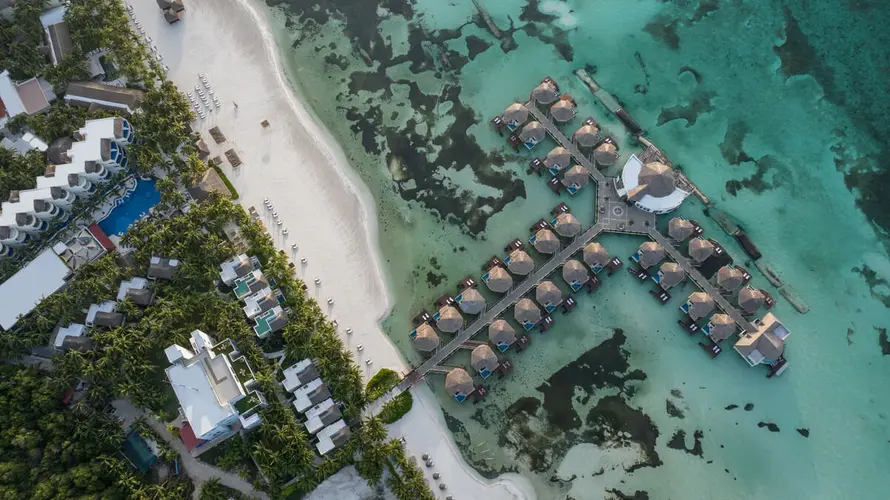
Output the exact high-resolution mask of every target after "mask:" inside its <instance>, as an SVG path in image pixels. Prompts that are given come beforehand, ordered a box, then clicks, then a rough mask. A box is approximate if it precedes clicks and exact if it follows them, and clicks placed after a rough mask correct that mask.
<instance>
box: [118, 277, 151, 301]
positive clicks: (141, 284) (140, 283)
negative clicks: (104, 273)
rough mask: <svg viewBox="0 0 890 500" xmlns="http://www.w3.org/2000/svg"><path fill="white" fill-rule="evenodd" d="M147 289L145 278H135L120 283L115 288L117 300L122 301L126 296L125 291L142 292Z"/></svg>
mask: <svg viewBox="0 0 890 500" xmlns="http://www.w3.org/2000/svg"><path fill="white" fill-rule="evenodd" d="M145 288H148V280H147V279H145V278H140V277H138V276H137V277H135V278H133V279H131V280H124V281H121V284H120V286H118V288H117V300H124V298H125V297H126V296H127V290H143V289H145Z"/></svg>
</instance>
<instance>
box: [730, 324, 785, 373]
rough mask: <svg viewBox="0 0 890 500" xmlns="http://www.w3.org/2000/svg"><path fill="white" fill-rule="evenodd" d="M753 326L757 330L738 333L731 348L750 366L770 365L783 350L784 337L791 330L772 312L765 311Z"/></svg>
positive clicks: (777, 358) (779, 356)
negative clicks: (737, 337)
mask: <svg viewBox="0 0 890 500" xmlns="http://www.w3.org/2000/svg"><path fill="white" fill-rule="evenodd" d="M754 326H756V327H757V331H756V332H753V333H743V334H742V335H740V336H739V340H738V341H736V343H735V345H734V346H733V348H734V349H735V350H736V352H737V353H739V355H740V356H741V357H742V358H744V359H745V361H746V362H747V363H748V364H749V365H751V366H757V365H759V364H761V363H762V364H767V365H772V364H774V363H775V362H776V361H778V360H779V358H781V357H782V355H783V353H784V352H785V339H786V338H788V336H789V335H791V332H790V331H789V330H788V328H786V327H785V325H783V324H782V322H781V321H779V319H778V318H776V317H775V315H773V313H766V315H764V316H763V318H762V319H760V320H757V321H755V322H754Z"/></svg>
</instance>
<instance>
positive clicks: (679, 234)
mask: <svg viewBox="0 0 890 500" xmlns="http://www.w3.org/2000/svg"><path fill="white" fill-rule="evenodd" d="M693 233H695V226H694V225H693V224H692V223H691V222H689V220H688V219H684V218H683V217H674V218H673V219H671V220H670V222H668V236H670V237H671V239H673V240H674V241H677V242H680V241H686V240H687V239H689V238H690V237H692V235H693Z"/></svg>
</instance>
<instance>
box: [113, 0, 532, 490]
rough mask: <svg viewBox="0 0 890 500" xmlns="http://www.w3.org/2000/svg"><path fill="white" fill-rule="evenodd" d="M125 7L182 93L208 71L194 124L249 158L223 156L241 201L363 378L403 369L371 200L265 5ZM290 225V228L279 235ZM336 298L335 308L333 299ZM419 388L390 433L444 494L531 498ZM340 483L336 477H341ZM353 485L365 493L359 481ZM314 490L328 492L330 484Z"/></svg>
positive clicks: (150, 2)
mask: <svg viewBox="0 0 890 500" xmlns="http://www.w3.org/2000/svg"><path fill="white" fill-rule="evenodd" d="M129 3H130V4H131V5H133V7H134V12H135V16H136V19H137V20H138V21H139V22H140V23H141V26H142V28H143V29H144V30H145V35H146V36H149V37H151V38H152V42H151V43H150V45H155V46H157V53H158V54H161V55H162V57H163V60H162V64H164V65H166V66H168V67H169V73H168V76H169V77H170V79H171V80H172V81H173V82H174V83H176V84H177V86H178V87H179V88H180V90H182V91H183V92H186V91H191V92H194V87H195V86H196V85H200V81H199V79H198V73H204V74H205V76H206V78H207V80H208V83H209V84H210V87H211V88H212V89H213V91H214V95H216V96H217V97H218V98H219V100H220V102H221V107H219V108H214V110H213V111H212V112H210V113H207V117H206V119H204V120H198V121H197V122H195V123H194V124H193V127H194V128H195V129H196V130H199V131H200V132H202V134H203V135H204V137H205V140H206V141H207V142H208V144H209V146H210V148H211V157H214V156H217V155H220V156H224V155H223V152H224V151H226V150H228V149H230V148H234V150H235V151H236V152H237V153H238V155H239V156H240V158H241V160H242V161H243V165H242V166H241V167H240V168H238V169H232V168H231V166H230V165H229V164H228V162H224V165H223V169H224V170H225V171H226V173H227V175H228V176H229V179H230V180H231V181H232V183H233V184H234V185H235V187H236V188H237V190H238V192H239V194H240V199H239V202H240V203H241V204H242V205H244V206H245V207H250V206H254V207H256V208H257V210H258V211H259V212H260V213H261V214H263V217H264V222H265V223H266V225H267V227H269V228H270V231H271V232H272V234H273V239H274V240H275V242H276V244H277V245H278V246H279V248H281V249H283V250H285V251H286V252H288V253H289V255H291V257H292V259H293V261H294V262H295V264H296V265H297V268H298V274H299V275H300V276H301V277H302V278H303V279H304V280H305V281H306V283H307V285H308V286H309V293H311V294H313V295H314V296H316V297H317V298H318V300H319V303H320V304H321V305H322V307H323V309H324V310H325V311H326V312H327V313H328V314H329V316H330V317H331V318H332V319H334V320H336V321H337V323H338V325H339V331H340V334H341V336H342V338H343V340H344V342H345V343H346V346H347V348H349V349H351V350H352V352H353V353H354V355H355V357H356V361H357V362H358V363H359V366H361V367H362V370H363V372H364V374H365V377H366V378H368V377H370V376H371V375H373V374H374V373H375V372H376V371H377V370H379V369H381V368H393V369H395V370H397V371H400V372H402V373H405V372H406V371H407V367H406V365H405V363H404V361H403V360H402V358H401V355H400V354H399V352H398V351H397V350H396V349H395V347H394V346H393V345H392V344H391V343H390V342H389V339H388V338H387V337H386V335H385V334H384V333H383V332H382V331H381V329H380V326H379V323H380V320H381V319H382V318H383V317H385V315H386V314H387V313H388V310H389V300H388V296H387V291H386V285H385V283H384V277H383V274H382V272H381V269H380V264H379V262H380V259H379V257H378V255H377V252H378V246H377V243H376V238H377V227H376V213H375V210H374V202H373V199H372V197H371V195H370V193H369V192H368V191H367V189H366V188H365V187H364V186H363V185H362V183H361V182H360V181H359V180H358V179H357V177H356V176H355V175H354V174H353V172H352V170H351V168H350V167H349V165H348V163H347V161H346V158H345V155H344V154H343V152H342V151H341V149H340V147H339V146H338V145H337V143H336V142H335V141H334V140H333V138H331V137H330V135H329V134H328V133H327V131H325V130H324V128H323V126H321V125H319V124H317V123H316V120H315V119H314V118H313V116H312V113H311V111H309V110H308V109H306V108H305V107H304V106H303V105H302V103H300V101H299V100H298V99H297V98H296V95H295V94H294V92H293V90H292V89H291V87H290V84H289V83H288V82H287V80H286V77H285V76H284V75H283V74H282V65H281V63H280V57H279V54H278V48H277V46H276V45H275V43H274V39H273V34H272V32H271V31H270V29H269V28H268V24H267V20H266V15H267V13H266V11H265V7H261V6H258V5H254V4H251V3H249V2H247V1H246V0H189V1H188V2H187V3H186V8H187V10H186V11H185V13H184V14H183V16H182V22H180V23H178V24H175V25H172V26H171V25H168V24H167V23H166V21H165V20H164V18H163V15H162V13H161V10H160V9H159V8H158V7H157V4H156V2H155V1H154V0H130V2H129ZM234 103H237V108H236V107H235V105H234ZM263 120H268V121H269V124H270V126H269V127H268V128H263V127H262V126H261V125H260V123H261V122H262V121H263ZM213 126H219V127H220V129H221V130H222V132H223V133H224V134H225V135H226V138H227V141H226V142H224V143H222V144H219V145H216V144H214V143H213V141H212V140H211V138H210V136H209V134H208V133H207V131H208V130H209V129H210V128H211V127H213ZM264 198H269V200H270V201H271V202H272V203H273V204H274V211H275V212H277V214H278V217H279V218H280V219H281V220H282V225H281V226H277V225H275V223H274V221H273V217H272V214H271V211H268V210H266V209H265V207H264V206H263V199H264ZM284 229H287V230H288V234H287V235H284V234H282V230H284ZM292 244H296V245H297V249H296V250H293V249H292V247H291V246H292ZM304 258H305V259H306V263H305V264H303V263H302V262H301V260H302V259H304ZM316 279H320V280H321V282H320V285H316V284H315V280H316ZM329 298H331V299H333V301H334V303H333V305H328V303H327V301H328V299H329ZM347 328H350V329H352V333H351V334H347V333H346V329H347ZM360 345H361V346H362V350H361V351H359V350H358V347H359V346H360ZM368 360H370V363H369V364H366V363H367V361H368ZM413 394H414V398H415V404H414V408H413V409H412V410H411V412H409V413H408V414H407V415H406V416H405V417H403V418H402V419H401V420H400V421H399V422H397V423H396V424H394V425H392V426H391V428H390V434H391V436H393V437H400V436H404V437H405V439H406V441H407V442H406V446H407V449H408V451H409V453H410V454H412V455H415V456H417V457H418V460H419V458H420V456H421V455H422V454H424V453H429V454H430V455H431V457H432V459H433V461H434V462H435V467H433V468H432V469H427V468H424V472H425V473H426V475H427V477H428V478H430V481H431V483H432V478H431V475H432V472H433V471H436V472H439V473H440V474H441V475H442V478H443V480H444V481H446V482H447V485H448V489H447V491H444V492H443V491H440V490H439V489H438V488H437V487H436V486H435V485H434V491H435V493H436V494H437V496H439V497H441V498H445V497H446V496H448V495H451V496H453V497H454V498H458V499H469V498H486V499H490V500H501V499H504V500H507V499H521V498H528V499H533V498H535V495H534V491H533V489H532V486H531V484H530V483H529V482H528V481H527V480H526V479H525V478H522V477H519V476H515V475H509V474H505V475H503V476H501V477H500V478H498V479H497V480H495V481H488V480H485V479H483V478H482V477H481V476H479V475H478V474H477V473H476V472H475V471H474V470H473V469H472V468H470V467H469V466H468V465H467V464H466V463H465V462H464V461H463V459H462V457H461V456H460V453H459V452H458V451H457V449H456V447H455V443H454V441H453V439H452V437H451V434H450V433H449V432H448V430H447V429H446V427H445V423H444V418H443V415H442V412H441V409H440V408H439V406H438V403H437V402H436V400H435V398H434V397H433V394H432V393H431V392H430V391H429V389H428V388H426V387H418V388H416V389H414V391H413ZM344 475H345V474H344ZM351 477H353V480H356V479H355V476H351ZM342 479H343V478H342V477H340V478H338V480H339V481H340V482H341V483H342ZM343 491H344V490H343V487H342V485H341V486H340V487H337V488H332V489H331V494H330V495H326V494H323V495H319V496H313V498H338V499H344V498H347V497H346V496H344V494H343ZM355 491H367V490H366V489H362V488H359V486H358V485H356V489H355ZM317 493H319V494H322V493H324V488H322V489H321V491H319V492H317Z"/></svg>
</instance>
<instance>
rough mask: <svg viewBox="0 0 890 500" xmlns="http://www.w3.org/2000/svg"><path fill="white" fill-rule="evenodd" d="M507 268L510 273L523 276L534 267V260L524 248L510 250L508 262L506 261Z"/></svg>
mask: <svg viewBox="0 0 890 500" xmlns="http://www.w3.org/2000/svg"><path fill="white" fill-rule="evenodd" d="M507 269H509V270H510V272H511V273H513V274H517V275H519V276H525V275H526V274H528V273H530V272H532V271H533V270H534V269H535V261H534V260H532V258H531V256H529V254H527V253H526V252H525V250H518V249H517V250H513V251H512V252H510V262H508V263H507Z"/></svg>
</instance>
